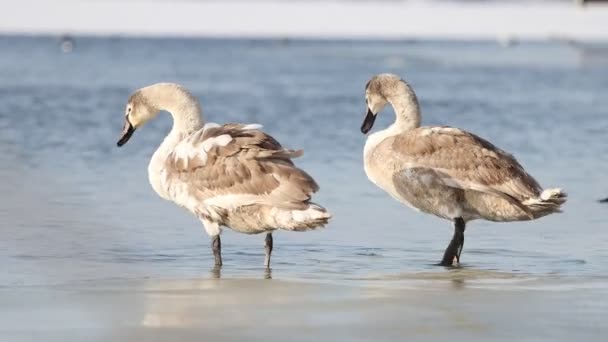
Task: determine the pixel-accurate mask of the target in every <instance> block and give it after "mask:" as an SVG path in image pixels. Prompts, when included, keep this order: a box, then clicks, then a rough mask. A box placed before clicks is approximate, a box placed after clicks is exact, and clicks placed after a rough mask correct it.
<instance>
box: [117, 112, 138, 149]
mask: <svg viewBox="0 0 608 342" xmlns="http://www.w3.org/2000/svg"><path fill="white" fill-rule="evenodd" d="M133 132H135V128H134V127H133V125H131V122H129V118H128V117H125V125H124V127H123V128H122V134H121V136H120V139H119V140H118V142H117V143H116V146H118V147H120V146H122V145H124V144H126V143H127V141H129V139H130V138H131V136H132V135H133Z"/></svg>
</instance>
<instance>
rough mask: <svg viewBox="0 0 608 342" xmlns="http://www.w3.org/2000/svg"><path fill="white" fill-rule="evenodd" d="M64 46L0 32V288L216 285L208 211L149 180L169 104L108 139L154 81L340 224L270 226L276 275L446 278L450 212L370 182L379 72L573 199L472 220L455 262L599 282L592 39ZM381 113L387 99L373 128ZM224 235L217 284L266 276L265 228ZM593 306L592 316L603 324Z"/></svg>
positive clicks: (603, 161)
mask: <svg viewBox="0 0 608 342" xmlns="http://www.w3.org/2000/svg"><path fill="white" fill-rule="evenodd" d="M58 43H59V42H58V40H57V39H55V38H17V37H0V51H2V53H1V54H0V99H1V101H0V165H1V166H2V167H1V168H0V177H1V178H2V180H3V181H2V182H0V193H2V194H4V196H3V197H2V199H0V224H1V226H2V229H1V230H0V262H1V263H2V265H4V266H3V270H4V271H3V272H2V273H0V287H2V288H3V290H2V293H3V296H0V298H5V299H7V298H11V296H13V295H17V294H18V293H17V292H13V290H12V289H17V288H27V289H42V288H48V287H49V286H59V287H60V288H62V289H63V288H65V287H67V288H70V287H71V286H76V285H78V286H85V287H86V286H93V287H96V286H99V284H105V283H111V282H116V281H118V282H128V281H136V282H139V281H142V280H144V279H148V280H159V279H169V280H172V281H179V280H180V279H200V281H203V280H204V279H212V278H214V277H217V275H218V274H217V273H215V272H213V271H212V270H211V265H212V255H211V251H210V248H209V239H208V237H207V236H206V234H205V233H204V231H203V228H202V226H201V225H200V223H199V222H197V220H196V219H194V218H193V217H192V216H190V215H189V214H188V213H187V212H185V211H184V210H182V209H180V208H177V207H176V206H174V205H173V204H171V203H168V202H164V201H162V200H161V199H159V198H158V197H157V196H156V195H155V194H154V193H153V191H152V189H151V188H150V186H149V184H148V182H147V173H146V172H147V163H148V160H149V158H150V156H151V154H152V153H153V151H154V150H155V149H156V147H157V145H158V144H159V143H160V141H161V140H162V138H163V137H164V135H165V134H166V133H167V132H168V129H169V127H170V119H169V117H168V115H161V116H160V117H159V119H158V120H156V121H154V122H152V123H150V124H149V125H148V126H146V127H144V128H142V129H140V130H138V131H137V132H136V133H135V135H134V136H133V138H132V139H131V141H130V142H129V143H128V144H127V145H126V146H125V147H123V148H121V149H118V148H116V145H115V143H116V140H117V137H118V134H119V131H120V129H121V124H122V120H123V109H124V105H125V101H126V99H127V98H128V96H129V94H130V92H131V91H133V90H134V89H136V88H138V87H141V86H145V85H148V84H150V83H154V82H159V81H173V82H179V83H182V84H184V85H185V86H187V87H188V88H189V89H191V90H192V92H193V93H194V94H195V95H196V96H198V97H200V99H201V101H202V104H203V111H204V113H205V116H206V118H207V119H208V121H212V122H243V123H261V124H263V125H264V127H265V130H266V131H268V132H269V133H271V134H272V135H273V136H275V137H276V138H277V139H279V140H280V141H282V142H283V144H284V145H286V146H288V147H293V148H303V149H304V150H305V155H304V157H302V158H301V159H299V160H297V163H298V165H300V166H301V167H303V168H304V169H306V170H308V171H309V172H310V173H311V174H312V175H313V176H314V177H315V178H316V179H317V181H318V183H319V184H320V186H321V191H320V192H319V193H318V195H317V196H316V197H315V201H316V202H318V203H320V204H322V205H324V206H326V207H327V208H328V209H329V210H330V211H331V212H332V213H333V214H334V217H335V218H334V219H333V220H332V222H331V224H330V225H329V226H328V227H327V228H326V229H324V230H320V231H315V232H307V233H289V232H278V233H276V234H275V251H274V253H273V267H272V273H271V274H270V276H271V277H272V278H273V279H274V280H290V281H296V282H302V281H305V282H307V283H308V282H313V283H331V284H332V286H352V285H354V286H363V287H366V286H372V287H376V286H381V287H384V286H389V287H392V286H396V287H397V288H400V287H408V286H411V285H412V284H418V285H419V281H421V280H422V281H423V284H422V287H424V286H426V285H425V284H427V283H431V284H433V283H435V282H440V281H442V280H445V279H444V278H445V277H448V278H450V279H452V277H453V275H454V273H450V272H454V271H448V270H445V269H443V268H439V267H436V266H433V264H434V263H436V262H437V261H438V260H439V259H440V257H441V255H442V252H443V249H444V248H445V246H446V245H447V243H448V241H449V239H450V238H451V234H452V228H451V226H450V224H449V223H448V222H447V221H443V220H440V219H437V218H434V217H431V216H427V215H422V214H419V213H416V212H414V211H412V210H410V209H409V208H405V207H403V206H401V205H400V204H398V203H396V202H395V201H393V200H392V199H391V198H390V197H389V196H388V195H386V194H385V193H383V192H382V191H381V190H379V189H377V188H376V187H375V186H373V184H371V183H370V182H369V181H368V180H367V179H366V177H365V174H364V171H363V168H362V149H363V145H364V142H365V137H364V136H363V135H361V133H360V132H359V126H360V124H361V120H362V118H363V111H364V100H363V90H364V85H365V82H366V81H367V80H368V78H369V77H370V76H371V75H373V74H375V73H378V72H394V73H398V74H400V75H402V76H403V77H404V78H405V79H406V80H408V81H409V82H410V83H411V84H412V86H413V87H414V89H415V91H416V92H417V94H418V96H419V98H420V100H421V106H422V110H423V123H424V124H426V125H437V124H446V125H451V126H457V127H460V128H464V129H466V130H469V131H472V132H475V133H477V134H478V135H481V136H482V137H485V138H487V139H489V140H491V141H493V142H495V143H496V144H497V145H498V146H500V147H501V148H503V149H506V150H507V151H510V152H512V153H513V154H515V155H516V156H517V158H518V159H519V161H520V162H521V163H522V164H523V165H524V166H525V167H526V169H527V170H528V171H529V172H530V173H531V174H532V175H534V176H535V177H536V178H537V179H538V180H539V181H540V183H541V184H542V185H544V186H548V187H549V186H551V187H553V186H559V187H563V188H564V189H566V190H567V192H568V193H569V195H570V198H569V201H568V203H567V204H566V205H565V207H564V211H565V212H564V213H563V214H560V215H553V216H550V217H546V218H543V219H540V220H537V221H533V222H525V223H502V224H499V223H487V222H481V221H480V222H473V223H471V224H470V225H469V227H468V229H467V233H466V243H465V247H464V252H463V256H462V261H463V263H464V268H463V269H462V270H457V271H458V272H469V273H464V274H466V277H465V279H468V280H471V279H474V280H480V281H481V283H482V284H491V286H492V287H493V288H499V289H500V288H503V289H508V288H509V286H511V285H510V284H512V281H513V280H514V279H515V280H518V279H525V280H526V281H529V280H534V282H533V285H530V286H531V288H534V289H539V288H544V287H543V286H544V285H543V284H545V285H546V286H548V287H551V286H558V287H559V286H560V284H562V285H564V286H567V287H568V289H569V290H568V291H573V293H576V294H577V296H578V295H581V296H583V295H584V293H585V291H588V287H589V286H591V287H592V288H594V289H596V290H597V289H599V290H597V291H599V292H597V293H601V294H603V295H605V293H606V289H607V288H608V282H607V280H608V249H607V248H606V246H607V245H608V229H606V218H607V217H608V206H607V205H606V204H600V203H598V202H597V200H598V199H600V198H604V197H606V195H607V194H608V184H607V183H606V181H605V177H604V174H605V173H606V171H607V170H608V158H607V157H608V145H607V143H606V132H607V131H608V113H607V109H606V108H608V97H607V96H606V94H605V92H606V89H607V88H608V57H607V56H606V55H605V54H604V53H605V49H603V48H601V47H599V48H598V47H597V46H596V47H592V48H590V49H587V50H583V49H581V48H580V47H576V48H575V47H573V46H569V45H566V44H563V43H559V42H555V43H523V44H519V45H515V46H513V47H510V48H501V47H499V46H498V45H496V44H494V43H492V42H470V43H445V42H443V43H442V42H433V43H431V42H364V41H361V42H359V41H354V42H352V41H343V42H332V41H323V42H322V41H240V40H230V41H224V40H187V39H184V40H179V39H171V40H169V39H167V40H165V39H154V40H152V39H121V38H108V39H92V38H77V39H76V40H75V49H74V51H73V52H72V53H68V54H64V53H61V51H60V48H59V45H58ZM392 119H393V114H392V113H391V111H390V110H388V109H387V110H386V112H385V113H384V114H383V115H382V116H381V117H380V118H379V119H378V120H377V122H376V126H375V129H381V128H383V127H386V126H387V125H388V124H389V123H390V121H391V120H392ZM222 237H223V238H222V243H223V249H222V251H223V256H224V261H225V265H224V267H223V269H222V271H221V277H222V278H223V279H228V278H257V279H263V278H264V277H268V276H269V274H266V272H264V270H263V268H262V267H261V265H262V262H263V247H262V246H263V236H262V235H258V236H255V235H254V236H246V235H240V234H236V233H233V232H230V231H225V232H224V234H223V236H222ZM470 277H472V278H470ZM457 278H458V277H457ZM93 284H94V285H93ZM138 284H139V283H138ZM245 287H246V286H245ZM129 289H132V288H130V287H129ZM137 289H139V287H138V286H136V287H135V291H138V290H137ZM19 291H21V290H19ZM522 291H523V290H522ZM338 292H339V291H338ZM594 293H596V292H594ZM296 295H297V294H296ZM471 295H472V296H474V294H471ZM575 297H576V296H575ZM546 298H549V297H546ZM605 298H606V297H605V296H603V298H602V300H605ZM75 300H77V299H75ZM479 300H484V299H483V296H481V297H480V298H479ZM547 300H549V299H547ZM585 300H586V299H585ZM524 302H525V301H524ZM551 305H555V306H556V307H557V308H563V309H565V306H566V305H567V303H562V304H561V305H560V304H559V303H553V304H551ZM598 305H599V306H598V307H597V308H596V309H594V310H595V311H593V310H592V311H591V312H589V315H591V314H592V313H596V314H597V313H602V314H604V316H606V313H607V312H608V310H607V308H606V306H605V305H604V306H602V305H600V304H599V303H598Z"/></svg>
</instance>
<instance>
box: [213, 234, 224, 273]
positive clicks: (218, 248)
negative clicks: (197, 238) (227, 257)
mask: <svg viewBox="0 0 608 342" xmlns="http://www.w3.org/2000/svg"><path fill="white" fill-rule="evenodd" d="M211 249H212V250H213V256H214V257H215V266H222V241H221V240H220V235H219V234H218V235H214V236H213V237H212V238H211Z"/></svg>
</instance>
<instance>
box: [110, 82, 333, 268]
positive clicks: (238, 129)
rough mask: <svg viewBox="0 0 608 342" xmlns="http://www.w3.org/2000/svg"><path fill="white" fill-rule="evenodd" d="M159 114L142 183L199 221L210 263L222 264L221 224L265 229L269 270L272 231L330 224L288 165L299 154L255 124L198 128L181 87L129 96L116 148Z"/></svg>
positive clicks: (199, 120) (197, 115) (311, 185)
mask: <svg viewBox="0 0 608 342" xmlns="http://www.w3.org/2000/svg"><path fill="white" fill-rule="evenodd" d="M160 111H166V112H169V113H170V114H171V116H172V117H173V127H172V129H171V131H170V132H169V134H168V135H167V136H166V138H165V139H164V141H163V142H162V143H161V144H160V146H159V147H158V149H157V150H156V152H154V154H153V156H152V158H151V160H150V163H149V165H148V178H149V181H150V184H151V185H152V188H153V189H154V191H155V192H156V193H157V194H158V195H159V196H160V197H161V198H163V199H165V200H169V201H172V202H174V203H175V204H177V205H179V206H181V207H183V208H185V209H187V210H188V211H190V212H191V213H192V214H194V215H195V216H196V217H197V218H198V219H199V220H200V221H201V222H202V224H203V226H204V228H205V231H206V232H207V234H209V236H210V237H211V247H212V250H213V255H214V258H215V265H216V266H221V265H222V256H221V240H220V234H221V232H222V227H228V228H231V229H233V230H235V231H237V232H241V233H246V234H258V233H263V232H265V233H266V238H265V242H264V247H265V248H264V249H265V259H264V265H265V266H266V267H269V266H270V255H271V253H272V248H273V238H272V232H273V231H274V230H276V229H284V230H290V231H305V230H310V229H315V228H319V227H323V226H324V225H325V224H326V223H327V222H328V220H329V219H330V217H331V215H330V214H329V212H328V211H327V210H326V209H325V208H323V207H321V206H320V205H318V204H315V203H313V202H311V201H310V200H311V196H312V194H313V193H314V192H316V191H317V190H319V186H318V185H317V183H316V182H315V180H314V179H313V178H312V177H311V176H310V175H308V174H307V173H306V172H305V171H303V170H302V169H299V168H298V167H296V166H295V165H294V163H293V161H292V160H291V159H292V158H295V157H298V156H300V155H302V151H294V150H289V149H285V148H283V147H282V146H281V144H279V142H278V141H276V140H275V139H274V138H273V137H271V136H270V135H268V134H266V133H264V132H262V131H261V130H260V128H261V126H260V125H242V124H225V125H218V124H214V123H207V124H205V125H204V124H203V123H204V120H203V114H202V111H201V106H200V103H199V101H198V100H197V99H196V98H195V97H194V96H193V95H192V94H191V93H190V92H189V91H188V90H187V89H186V88H184V87H183V86H181V85H178V84H174V83H157V84H153V85H150V86H147V87H144V88H141V89H139V90H137V91H135V92H134V93H133V94H132V95H131V96H130V98H129V100H128V102H127V105H126V108H125V120H124V128H123V130H122V134H121V136H120V139H119V140H118V143H117V145H118V146H119V147H120V146H123V145H124V144H125V143H126V142H127V141H128V140H129V139H130V138H131V136H132V135H133V133H134V132H135V130H136V129H138V128H140V127H141V126H143V125H144V124H145V123H146V122H148V121H149V120H151V119H153V118H155V117H156V116H157V114H158V113H159V112H160Z"/></svg>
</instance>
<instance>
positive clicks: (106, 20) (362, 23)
mask: <svg viewBox="0 0 608 342" xmlns="http://www.w3.org/2000/svg"><path fill="white" fill-rule="evenodd" d="M0 8H1V10H0V33H5V34H7V33H9V34H10V33H20V34H22V33H25V34H49V33H50V34H63V33H72V34H95V35H116V34H118V35H145V36H205V37H281V38H282V37H290V38H299V37H305V38H388V39H392V38H419V39H435V38H437V39H452V38H453V39H504V38H507V37H508V38H515V39H547V38H565V39H576V40H588V41H608V6H606V5H603V6H602V5H593V6H586V7H577V6H575V5H574V4H573V3H570V2H568V3H532V4H526V3H514V4H513V3H512V4H500V3H491V4H484V3H473V4H467V3H439V4H438V3H420V2H397V1H382V2H372V1H369V2H325V1H313V2H300V1H294V2H278V1H274V2H273V1H255V2H247V1H245V0H242V1H230V2H221V1H209V2H190V1H184V2H169V1H166V2H161V1H152V2H151V1H137V0H126V1H118V0H114V1H101V0H98V1H86V2H83V1H76V0H56V1H44V0H38V1H36V0H19V1H17V0H12V1H6V0H0Z"/></svg>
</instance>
